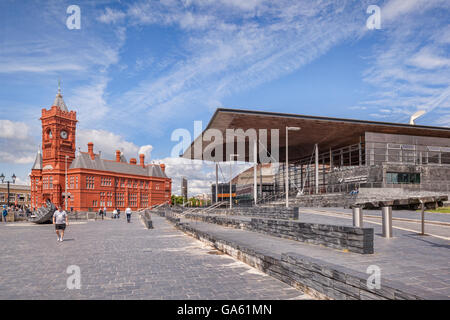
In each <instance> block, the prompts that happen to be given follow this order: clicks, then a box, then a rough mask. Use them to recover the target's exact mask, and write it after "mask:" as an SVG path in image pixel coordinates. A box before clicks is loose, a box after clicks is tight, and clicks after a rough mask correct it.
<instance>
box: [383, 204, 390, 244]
mask: <svg viewBox="0 0 450 320" xmlns="http://www.w3.org/2000/svg"><path fill="white" fill-rule="evenodd" d="M381 216H382V229H383V237H385V238H392V207H382V208H381Z"/></svg>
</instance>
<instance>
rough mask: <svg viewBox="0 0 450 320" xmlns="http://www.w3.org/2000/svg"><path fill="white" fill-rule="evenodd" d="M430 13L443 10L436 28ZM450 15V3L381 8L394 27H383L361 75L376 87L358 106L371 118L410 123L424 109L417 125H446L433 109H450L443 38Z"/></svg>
mask: <svg viewBox="0 0 450 320" xmlns="http://www.w3.org/2000/svg"><path fill="white" fill-rule="evenodd" d="M431 10H434V11H441V12H442V15H436V16H433V23H432V25H430V12H431ZM449 11H450V3H449V2H448V1H419V0H414V1H390V2H389V3H387V4H386V6H385V7H384V8H382V10H381V14H382V19H387V20H388V21H390V23H389V24H388V25H387V26H386V24H385V25H384V27H383V26H382V28H383V31H382V32H383V37H384V39H385V40H384V41H381V42H378V43H376V44H375V45H374V46H373V49H374V52H375V53H374V55H373V56H372V57H370V58H371V59H370V60H369V65H370V67H369V68H367V69H366V70H365V72H364V75H363V80H364V81H366V82H367V83H369V84H370V85H372V86H373V89H372V93H371V95H370V96H368V98H367V99H366V100H364V101H361V102H360V104H361V105H364V106H367V108H368V111H369V112H372V113H371V114H370V116H372V117H376V118H389V120H390V121H396V122H404V123H407V122H408V121H409V117H410V115H412V114H413V113H414V112H416V111H417V110H420V109H424V110H426V111H427V112H428V113H427V116H426V117H422V118H420V119H419V120H418V121H419V123H420V122H421V121H422V123H426V124H428V125H432V124H433V123H430V121H433V122H434V124H436V125H441V124H442V121H440V120H439V118H440V117H438V116H437V115H436V113H435V114H434V115H433V114H432V111H433V110H434V111H435V110H441V111H443V110H446V112H447V113H448V112H449V109H450V78H449V76H448V75H449V74H450V59H448V54H447V51H448V48H447V47H446V40H445V38H446V36H444V37H443V36H442V35H443V34H445V33H446V32H448V30H450V29H449V28H448V19H446V16H448V13H449ZM382 25H383V22H382ZM441 30H442V31H443V32H441ZM389 111H390V112H389Z"/></svg>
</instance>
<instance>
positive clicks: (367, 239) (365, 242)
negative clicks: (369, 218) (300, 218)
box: [250, 218, 374, 254]
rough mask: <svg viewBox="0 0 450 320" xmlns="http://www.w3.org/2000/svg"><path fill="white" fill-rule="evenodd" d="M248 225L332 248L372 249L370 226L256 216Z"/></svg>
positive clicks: (255, 229) (256, 229)
mask: <svg viewBox="0 0 450 320" xmlns="http://www.w3.org/2000/svg"><path fill="white" fill-rule="evenodd" d="M250 226H251V228H252V230H253V231H257V232H263V233H266V234H270V235H272V236H276V237H280V238H287V239H292V240H297V241H301V242H306V243H311V244H318V245H323V246H326V247H330V248H334V249H339V250H348V251H350V252H356V253H363V254H371V253H373V251H374V250H373V236H374V234H373V229H372V228H357V227H348V226H336V225H331V224H317V223H304V222H295V221H282V220H269V219H256V218H252V220H251V223H250Z"/></svg>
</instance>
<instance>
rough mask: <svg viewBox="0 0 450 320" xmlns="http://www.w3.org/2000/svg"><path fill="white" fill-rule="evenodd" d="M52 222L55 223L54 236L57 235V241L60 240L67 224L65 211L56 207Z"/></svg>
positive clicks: (62, 238) (67, 218) (67, 219)
mask: <svg viewBox="0 0 450 320" xmlns="http://www.w3.org/2000/svg"><path fill="white" fill-rule="evenodd" d="M53 224H54V225H55V230H56V236H57V237H58V239H57V241H60V242H62V241H63V240H64V230H66V226H68V225H69V217H68V216H67V213H66V211H64V210H62V209H60V208H56V211H55V213H54V214H53ZM60 233H61V234H60Z"/></svg>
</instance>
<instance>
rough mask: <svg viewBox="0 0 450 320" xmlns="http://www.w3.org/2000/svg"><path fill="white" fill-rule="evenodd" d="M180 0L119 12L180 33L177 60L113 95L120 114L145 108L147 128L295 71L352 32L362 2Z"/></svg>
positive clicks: (360, 19) (131, 21)
mask: <svg viewBox="0 0 450 320" xmlns="http://www.w3.org/2000/svg"><path fill="white" fill-rule="evenodd" d="M182 4H183V5H181V4H180V2H178V1H164V2H158V3H155V2H146V1H139V2H135V3H133V4H131V5H129V6H128V7H127V8H126V9H124V11H122V13H123V14H126V18H124V21H127V22H126V25H127V26H128V28H134V27H136V26H139V27H144V28H145V27H147V26H152V25H165V26H170V27H175V28H179V29H181V30H183V32H184V34H185V35H186V37H185V38H184V39H185V42H183V43H180V48H179V50H180V51H181V53H182V55H183V57H184V59H182V60H179V61H178V62H177V63H176V64H174V65H173V66H172V67H171V68H170V69H169V70H168V72H166V73H164V74H161V75H160V76H159V77H156V78H155V77H149V78H147V79H143V80H142V81H141V82H140V83H139V85H138V86H137V87H136V88H133V89H131V90H129V91H128V92H126V93H125V94H124V95H123V96H122V97H120V98H119V99H118V100H117V101H112V104H113V105H117V106H120V105H123V104H125V103H126V104H127V106H128V108H127V110H126V112H127V113H129V112H131V113H133V114H137V113H143V114H146V115H147V119H146V120H147V121H148V122H149V128H151V129H152V132H153V133H155V131H157V130H158V129H159V130H160V131H162V129H163V127H162V125H161V124H162V121H161V120H163V119H167V118H169V117H170V118H172V119H177V118H180V117H183V115H185V114H186V112H187V111H188V110H187V109H186V108H187V107H188V106H192V105H195V106H196V108H197V110H201V109H204V110H209V108H211V107H217V106H218V105H221V100H222V99H223V98H225V97H227V96H229V95H231V94H233V93H236V92H240V91H242V90H247V89H249V88H252V87H255V86H258V85H260V84H262V83H266V82H269V81H271V80H273V79H277V78H279V77H281V76H283V75H286V74H289V73H292V72H294V71H296V70H298V69H299V68H301V67H302V66H304V65H306V64H307V63H309V62H311V61H312V60H314V59H316V58H317V57H320V56H321V55H323V54H324V53H326V52H327V51H328V50H329V49H330V48H331V47H333V46H335V45H336V44H338V43H340V42H342V41H343V40H346V39H348V38H351V37H357V36H358V34H359V33H360V32H361V29H362V28H361V26H363V25H364V19H365V15H364V14H361V12H364V11H362V8H364V5H365V4H364V1H363V2H360V3H358V4H357V5H355V4H354V2H351V1H340V2H336V3H334V2H333V3H324V2H314V3H311V2H310V1H301V2H292V1H277V2H271V1H249V2H245V3H244V2H238V1H233V2H229V1H223V2H219V1H184V2H182ZM343 8H345V10H343ZM107 13H109V14H111V10H109V11H107V12H106V11H105V13H104V14H107ZM116 14H117V13H116ZM336 25H339V28H336ZM114 110H115V112H116V113H115V114H114V117H115V118H120V119H121V121H123V120H124V119H128V120H129V121H132V119H130V118H129V117H127V114H126V113H124V112H123V109H121V108H114Z"/></svg>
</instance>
